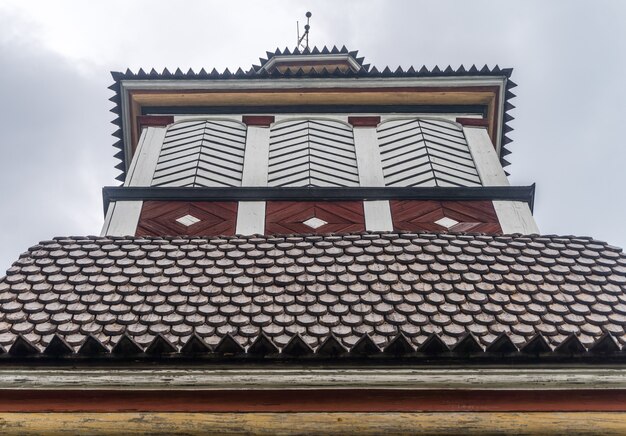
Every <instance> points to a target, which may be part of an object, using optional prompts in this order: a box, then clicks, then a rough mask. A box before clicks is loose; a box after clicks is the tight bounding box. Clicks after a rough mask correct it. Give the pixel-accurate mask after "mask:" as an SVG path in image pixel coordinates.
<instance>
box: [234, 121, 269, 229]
mask: <svg viewBox="0 0 626 436" xmlns="http://www.w3.org/2000/svg"><path fill="white" fill-rule="evenodd" d="M269 147H270V129H269V127H265V126H248V131H247V133H246V151H245V154H244V161H243V175H242V178H241V186H267V171H268V168H267V166H268V160H269ZM264 232H265V202H264V201H240V202H239V205H238V207H237V228H236V233H237V234H240V235H253V234H257V233H258V234H263V233H264Z"/></svg>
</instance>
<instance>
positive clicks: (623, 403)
mask: <svg viewBox="0 0 626 436" xmlns="http://www.w3.org/2000/svg"><path fill="white" fill-rule="evenodd" d="M131 411H137V412H460V411H466V412H592V411H594V412H626V390H611V391H602V390H576V391H570V390H552V391H540V390H528V391H519V390H518V391H510V390H495V391H494V390H397V389H326V390H306V389H292V390H279V389H271V390H270V389H268V390H244V391H241V390H187V391H133V390H125V391H119V390H118V391H114V390H107V391H104V390H101V391H89V390H75V389H74V390H72V389H70V390H48V391H45V390H17V391H15V390H13V391H11V390H4V391H0V412H131Z"/></svg>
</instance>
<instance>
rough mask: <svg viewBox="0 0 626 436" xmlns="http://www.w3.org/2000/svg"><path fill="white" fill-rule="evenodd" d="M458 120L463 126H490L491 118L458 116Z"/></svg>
mask: <svg viewBox="0 0 626 436" xmlns="http://www.w3.org/2000/svg"><path fill="white" fill-rule="evenodd" d="M456 122H457V123H459V124H461V125H462V126H470V127H489V120H486V119H484V118H463V117H458V118H457V119H456Z"/></svg>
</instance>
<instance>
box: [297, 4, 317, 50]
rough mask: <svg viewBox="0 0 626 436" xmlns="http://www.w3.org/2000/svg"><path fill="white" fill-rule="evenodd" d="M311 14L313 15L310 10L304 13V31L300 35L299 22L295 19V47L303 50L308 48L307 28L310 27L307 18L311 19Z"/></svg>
mask: <svg viewBox="0 0 626 436" xmlns="http://www.w3.org/2000/svg"><path fill="white" fill-rule="evenodd" d="M311 15H313V14H312V13H310V12H307V13H306V14H305V16H306V24H305V25H304V33H303V34H302V36H300V22H299V21H296V24H297V27H298V43H297V45H296V47H298V48H300V49H302V50H305V49H307V48H309V30H310V29H311V26H310V24H309V20H310V19H311Z"/></svg>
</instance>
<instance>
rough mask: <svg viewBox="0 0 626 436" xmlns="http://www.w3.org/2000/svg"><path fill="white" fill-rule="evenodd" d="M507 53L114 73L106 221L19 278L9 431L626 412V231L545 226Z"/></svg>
mask: <svg viewBox="0 0 626 436" xmlns="http://www.w3.org/2000/svg"><path fill="white" fill-rule="evenodd" d="M510 75H511V70H509V69H500V68H498V67H495V68H487V67H484V68H482V69H477V68H476V67H471V68H467V69H466V68H463V67H460V68H459V69H456V70H454V69H452V68H450V67H447V68H444V69H440V68H437V67H435V68H434V69H426V68H421V69H414V68H409V69H408V70H402V69H401V68H398V69H396V70H391V69H389V68H384V69H380V70H378V69H376V68H374V67H370V66H369V65H367V64H365V63H364V60H363V58H361V57H359V56H358V54H357V53H356V52H352V51H349V50H347V49H345V48H341V49H337V48H335V47H333V48H332V49H327V48H323V49H322V50H318V49H317V48H313V49H309V48H305V49H304V50H295V51H289V50H282V51H281V50H276V51H275V52H274V53H267V56H266V58H264V59H261V62H260V65H258V66H253V67H252V68H250V69H248V70H247V71H244V70H242V69H238V70H237V71H235V72H230V71H228V70H226V71H224V72H222V73H218V72H217V71H215V70H213V71H212V72H207V71H205V70H201V71H200V72H194V71H191V70H190V71H188V72H186V73H185V72H182V71H180V70H176V71H175V72H169V71H168V70H165V71H163V72H161V73H157V72H156V71H154V70H153V71H151V72H144V71H143V70H140V71H139V72H137V73H133V72H131V71H127V72H126V73H113V77H114V80H115V83H114V84H113V85H112V86H111V89H112V90H113V91H114V93H115V95H114V96H113V98H112V99H111V100H112V101H113V103H114V104H115V107H114V109H113V112H115V113H116V114H117V115H118V117H117V118H116V119H115V121H114V123H115V124H116V125H117V126H119V130H117V131H116V132H115V136H116V137H117V138H118V140H117V142H116V143H115V147H116V149H117V154H116V157H117V158H118V159H119V164H118V165H117V168H118V169H119V170H121V174H120V175H119V177H118V179H119V180H120V181H121V182H122V185H121V186H115V187H105V188H104V190H103V196H104V211H105V214H106V219H105V223H104V226H103V229H102V233H101V235H99V236H71V237H56V238H53V239H51V240H48V241H41V242H39V243H38V244H36V245H34V246H33V247H31V248H29V249H28V250H27V251H26V252H24V253H23V254H21V255H20V256H19V258H18V259H17V260H16V262H15V263H14V264H13V265H12V266H11V268H9V270H8V271H7V273H6V276H4V277H0V428H1V429H2V432H3V434H66V433H67V434H69V433H72V434H118V433H119V434H122V433H123V434H188V435H191V434H193V435H201V434H207V433H210V434H220V433H225V434H268V435H269V434H415V433H426V434H481V433H483V434H593V433H601V434H624V433H626V367H625V366H624V364H625V363H626V348H625V346H626V255H625V254H624V253H623V251H622V250H621V249H620V248H617V247H613V246H611V245H609V244H607V243H606V242H602V241H597V240H594V239H592V238H589V237H578V236H557V235H539V234H538V233H539V231H538V229H537V226H536V224H535V222H534V220H533V217H532V207H533V197H534V186H510V185H509V182H508V180H507V174H506V172H505V167H506V166H507V165H508V162H507V161H506V157H507V155H508V154H509V151H508V150H507V145H508V144H509V142H510V139H509V138H508V137H507V136H506V135H507V132H509V131H510V130H511V128H510V127H509V125H508V123H509V121H511V120H512V117H511V116H510V115H509V114H508V112H509V111H510V110H511V109H512V108H513V106H512V104H511V103H510V100H511V99H512V98H513V97H514V95H513V93H512V92H511V88H513V87H514V86H515V84H514V83H513V82H512V81H511V80H510Z"/></svg>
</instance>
